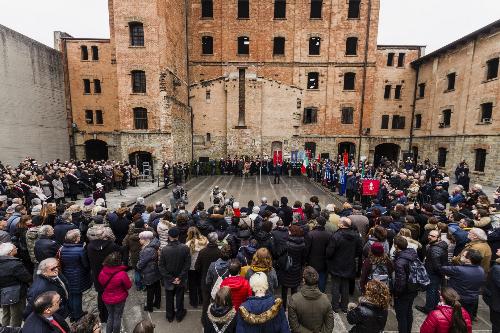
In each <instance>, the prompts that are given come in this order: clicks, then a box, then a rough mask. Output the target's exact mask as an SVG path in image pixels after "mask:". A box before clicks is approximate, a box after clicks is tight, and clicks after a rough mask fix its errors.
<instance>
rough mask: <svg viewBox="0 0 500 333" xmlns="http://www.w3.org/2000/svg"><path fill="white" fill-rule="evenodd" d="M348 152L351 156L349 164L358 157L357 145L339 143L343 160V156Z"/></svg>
mask: <svg viewBox="0 0 500 333" xmlns="http://www.w3.org/2000/svg"><path fill="white" fill-rule="evenodd" d="M345 152H347V154H349V162H351V161H352V160H354V156H356V145H355V144H354V143H352V142H341V143H339V154H338V155H340V156H341V159H342V158H343V154H344V153H345Z"/></svg>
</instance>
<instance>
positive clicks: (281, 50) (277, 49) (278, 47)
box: [273, 37, 285, 55]
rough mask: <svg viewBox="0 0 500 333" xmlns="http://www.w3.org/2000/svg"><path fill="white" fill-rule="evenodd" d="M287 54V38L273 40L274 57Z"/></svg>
mask: <svg viewBox="0 0 500 333" xmlns="http://www.w3.org/2000/svg"><path fill="white" fill-rule="evenodd" d="M284 54H285V37H274V40H273V55H284Z"/></svg>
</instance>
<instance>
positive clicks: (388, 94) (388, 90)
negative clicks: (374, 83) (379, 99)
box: [384, 84, 392, 99]
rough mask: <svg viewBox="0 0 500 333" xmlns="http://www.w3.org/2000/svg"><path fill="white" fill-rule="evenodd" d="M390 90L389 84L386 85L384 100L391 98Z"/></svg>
mask: <svg viewBox="0 0 500 333" xmlns="http://www.w3.org/2000/svg"><path fill="white" fill-rule="evenodd" d="M391 90H392V86H391V85H390V84H386V85H385V89H384V99H389V98H391Z"/></svg>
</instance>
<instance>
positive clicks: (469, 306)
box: [461, 299, 479, 320]
mask: <svg viewBox="0 0 500 333" xmlns="http://www.w3.org/2000/svg"><path fill="white" fill-rule="evenodd" d="M478 302H479V299H478V300H476V301H475V302H474V301H472V302H461V303H462V307H463V308H464V309H465V310H466V311H467V313H468V314H469V315H470V319H471V320H472V319H474V318H476V316H477V306H478Z"/></svg>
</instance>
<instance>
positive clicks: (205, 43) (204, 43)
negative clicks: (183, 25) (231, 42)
mask: <svg viewBox="0 0 500 333" xmlns="http://www.w3.org/2000/svg"><path fill="white" fill-rule="evenodd" d="M201 52H202V53H203V54H213V53H214V38H213V37H212V36H203V37H201Z"/></svg>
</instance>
